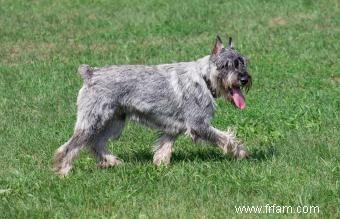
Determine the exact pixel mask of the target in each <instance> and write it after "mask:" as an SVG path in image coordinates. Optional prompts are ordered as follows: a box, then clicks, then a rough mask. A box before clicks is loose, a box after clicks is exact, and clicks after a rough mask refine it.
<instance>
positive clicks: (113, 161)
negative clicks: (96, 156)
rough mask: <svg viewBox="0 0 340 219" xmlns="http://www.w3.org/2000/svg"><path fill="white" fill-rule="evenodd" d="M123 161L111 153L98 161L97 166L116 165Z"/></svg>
mask: <svg viewBox="0 0 340 219" xmlns="http://www.w3.org/2000/svg"><path fill="white" fill-rule="evenodd" d="M122 163H123V161H121V160H119V159H118V158H117V157H115V156H113V155H106V156H105V157H104V158H103V159H102V160H101V161H100V162H99V164H98V165H99V167H102V168H108V167H113V166H117V165H121V164H122Z"/></svg>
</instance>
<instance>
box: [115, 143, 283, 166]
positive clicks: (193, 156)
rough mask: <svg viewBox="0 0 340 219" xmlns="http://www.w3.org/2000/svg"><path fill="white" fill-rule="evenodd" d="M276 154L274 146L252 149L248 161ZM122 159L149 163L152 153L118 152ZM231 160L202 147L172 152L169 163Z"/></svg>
mask: <svg viewBox="0 0 340 219" xmlns="http://www.w3.org/2000/svg"><path fill="white" fill-rule="evenodd" d="M277 155H278V151H277V149H276V148H275V147H273V146H270V147H267V148H263V149H254V150H253V151H251V156H250V158H249V159H248V160H249V161H265V160H271V159H272V158H273V157H274V156H277ZM119 157H121V158H122V159H123V160H125V161H127V162H133V163H134V162H138V163H140V162H141V163H150V162H152V159H153V154H152V152H150V151H146V150H143V151H138V152H136V153H133V154H130V155H126V154H125V155H124V154H120V155H119ZM222 160H225V161H232V160H234V158H233V157H231V156H229V155H224V154H223V153H222V152H221V151H220V150H218V149H217V148H204V149H202V150H194V151H180V152H174V153H173V154H172V157H171V163H177V162H182V161H188V162H190V161H222Z"/></svg>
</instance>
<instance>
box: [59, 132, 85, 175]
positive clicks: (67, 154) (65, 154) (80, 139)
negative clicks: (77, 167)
mask: <svg viewBox="0 0 340 219" xmlns="http://www.w3.org/2000/svg"><path fill="white" fill-rule="evenodd" d="M90 140H91V135H90V134H88V133H86V132H84V131H82V130H76V131H75V133H74V134H73V136H72V137H71V138H70V139H69V140H68V141H67V142H66V143H65V144H63V145H62V146H60V147H59V148H58V149H57V151H56V152H55V155H54V171H56V173H57V174H58V175H60V176H66V175H67V174H68V172H69V171H70V170H71V168H72V161H73V158H74V157H75V156H76V155H77V154H78V153H79V151H80V150H81V149H82V148H83V147H85V146H86V145H87V144H88V143H89V141H90Z"/></svg>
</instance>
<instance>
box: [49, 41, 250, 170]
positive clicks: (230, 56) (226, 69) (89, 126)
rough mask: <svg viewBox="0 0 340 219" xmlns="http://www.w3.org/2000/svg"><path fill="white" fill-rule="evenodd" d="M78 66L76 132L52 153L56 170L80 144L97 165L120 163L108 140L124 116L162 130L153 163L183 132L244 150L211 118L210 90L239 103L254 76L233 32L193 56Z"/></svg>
mask: <svg viewBox="0 0 340 219" xmlns="http://www.w3.org/2000/svg"><path fill="white" fill-rule="evenodd" d="M78 71H79V73H80V75H81V76H82V77H83V79H84V85H83V87H82V88H81V89H80V91H79V94H78V99H77V107H78V113H77V122H76V124H75V130H74V134H73V136H72V137H71V138H70V139H69V140H68V141H67V142H66V143H65V144H64V145H62V146H61V147H60V148H59V149H58V150H57V151H56V153H55V157H54V169H55V171H56V172H57V173H58V174H59V175H61V176H65V175H67V173H68V172H69V171H70V170H71V168H72V160H73V158H74V157H75V156H76V155H77V154H78V152H79V151H80V150H81V149H82V148H84V147H85V146H88V147H89V148H90V150H91V151H92V152H93V154H94V155H95V156H96V157H97V158H98V161H99V165H100V166H102V167H110V166H115V165H118V164H120V163H121V161H120V160H119V159H118V158H117V157H116V156H114V155H112V154H111V153H110V152H109V151H108V150H107V148H106V145H107V142H108V140H109V139H117V138H118V137H119V136H120V135H121V133H122V130H123V128H124V125H125V123H126V121H127V120H128V119H131V120H134V121H138V122H140V123H143V124H144V125H146V126H148V127H151V128H155V129H157V130H159V131H160V132H161V133H162V135H161V137H160V138H159V139H158V140H157V142H156V144H155V146H154V156H153V162H154V164H155V165H157V166H159V165H161V164H164V165H167V164H169V162H170V157H171V152H172V150H173V149H172V147H173V145H174V142H175V140H176V138H177V136H178V135H180V134H182V133H185V134H187V135H189V136H190V137H191V138H192V139H193V140H194V141H195V140H196V139H203V140H206V141H210V142H212V143H214V144H216V145H217V146H218V147H220V148H221V149H222V150H223V152H225V153H229V154H232V155H233V156H234V157H235V158H237V159H243V158H245V157H247V156H248V152H247V151H246V149H245V148H244V146H243V145H242V143H241V142H240V141H239V140H237V138H236V137H235V135H234V134H233V132H232V131H230V130H228V131H225V132H223V131H220V130H218V129H216V128H214V127H212V126H211V124H210V120H211V118H212V116H213V114H214V111H215V108H216V103H215V98H217V97H221V96H222V97H224V98H225V100H228V101H230V102H231V103H232V104H233V105H234V106H235V107H237V108H239V109H244V108H245V107H246V103H245V98H244V96H243V94H242V91H241V90H248V89H249V88H250V86H251V84H252V80H251V76H250V75H249V73H248V71H247V60H246V59H245V58H244V57H243V56H242V55H240V54H239V53H238V52H237V51H236V50H235V49H234V48H233V45H232V40H231V38H229V43H228V46H227V48H224V46H223V43H222V41H221V38H220V37H219V36H217V38H216V41H215V44H214V48H213V50H212V53H211V54H210V55H208V56H205V57H203V58H201V59H198V60H196V61H193V62H180V63H173V64H161V65H113V66H109V67H104V68H91V67H90V66H88V65H81V66H80V67H79V70H78Z"/></svg>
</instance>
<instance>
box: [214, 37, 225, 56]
mask: <svg viewBox="0 0 340 219" xmlns="http://www.w3.org/2000/svg"><path fill="white" fill-rule="evenodd" d="M223 48H224V46H223V43H222V40H221V37H219V36H218V35H217V36H216V40H215V45H214V48H213V50H212V54H213V55H218V54H220V53H221V51H222V49H223Z"/></svg>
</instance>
